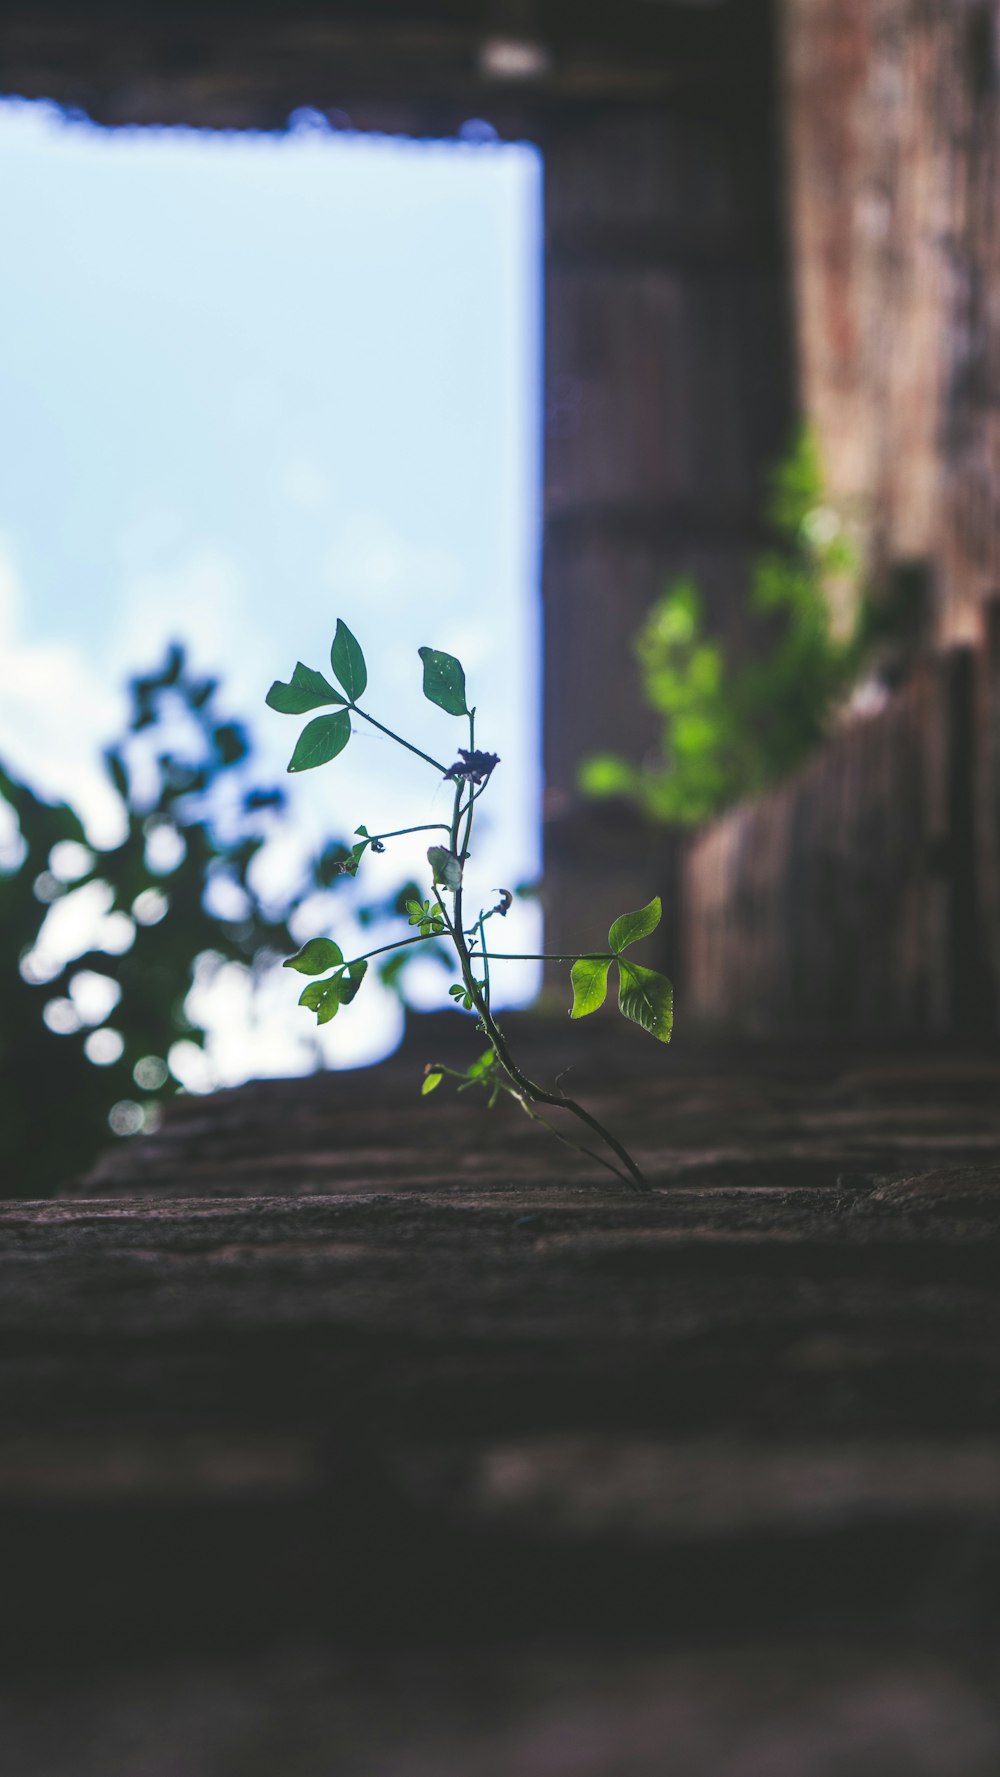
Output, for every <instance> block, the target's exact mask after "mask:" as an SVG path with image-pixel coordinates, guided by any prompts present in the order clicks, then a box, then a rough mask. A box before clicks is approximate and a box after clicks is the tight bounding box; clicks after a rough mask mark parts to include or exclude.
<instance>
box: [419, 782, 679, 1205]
mask: <svg viewBox="0 0 1000 1777" xmlns="http://www.w3.org/2000/svg"><path fill="white" fill-rule="evenodd" d="M471 825H472V821H471V809H470V818H469V822H468V826H467V829H466V836H467V837H468V830H469V828H470V827H471ZM456 827H457V816H456ZM452 849H453V850H455V849H456V847H455V846H454V845H453V847H452ZM449 927H450V930H451V936H452V941H453V943H454V946H455V950H456V953H457V955H458V961H459V966H460V968H461V971H462V980H463V982H464V984H465V991H466V993H467V994H468V996H469V998H470V1000H471V1001H472V1004H473V1005H474V1006H475V1008H476V1011H477V1012H478V1013H479V1018H480V1022H481V1024H482V1027H483V1030H484V1031H485V1033H486V1035H487V1036H488V1037H489V1039H490V1042H491V1043H492V1045H493V1052H494V1054H495V1055H496V1058H497V1061H498V1062H499V1064H500V1067H501V1068H502V1070H503V1072H504V1073H505V1074H506V1075H507V1078H508V1079H509V1080H510V1081H512V1083H513V1085H514V1087H515V1088H516V1091H515V1096H516V1097H520V1098H521V1099H522V1101H523V1100H528V1101H529V1102H530V1103H531V1104H532V1105H539V1104H548V1105H552V1106H554V1107H555V1108H556V1109H558V1110H563V1111H569V1112H570V1114H571V1115H572V1116H574V1117H578V1118H579V1120H580V1122H581V1123H586V1124H587V1126H588V1128H590V1129H593V1130H594V1132H595V1134H597V1135H599V1136H600V1138H601V1140H602V1141H603V1142H604V1143H605V1144H606V1146H607V1147H609V1148H610V1149H611V1151H612V1153H613V1154H615V1155H617V1157H618V1159H619V1160H620V1161H621V1163H622V1165H623V1166H624V1168H625V1172H624V1173H623V1172H621V1171H620V1170H619V1168H618V1167H616V1166H613V1165H612V1164H611V1162H610V1161H605V1165H606V1166H608V1167H609V1168H610V1170H611V1171H612V1172H613V1173H615V1175H616V1177H618V1178H621V1179H624V1181H625V1183H626V1184H631V1185H633V1186H634V1187H635V1188H636V1189H637V1190H640V1191H648V1190H649V1186H648V1184H647V1182H646V1180H645V1178H644V1177H643V1175H642V1173H641V1172H640V1170H639V1168H638V1166H637V1165H636V1163H635V1161H634V1160H633V1158H632V1156H631V1154H630V1153H629V1151H628V1149H627V1148H624V1147H623V1146H622V1144H621V1142H620V1141H619V1140H618V1139H617V1137H616V1136H614V1135H612V1134H611V1131H610V1129H605V1127H604V1124H603V1123H599V1122H598V1120H597V1118H596V1117H592V1116H591V1114H590V1112H589V1111H586V1110H584V1108H583V1106H582V1105H581V1104H577V1102H576V1099H575V1098H567V1097H566V1095H565V1094H564V1093H562V1092H547V1091H546V1090H545V1088H544V1087H543V1086H539V1085H538V1083H537V1081H535V1080H530V1079H529V1078H528V1076H527V1074H524V1073H522V1072H521V1069H520V1068H519V1067H518V1065H517V1063H516V1062H515V1061H514V1059H513V1057H512V1056H511V1053H510V1050H509V1049H508V1048H507V1040H506V1038H505V1036H504V1034H503V1031H502V1030H501V1029H500V1026H499V1025H498V1023H497V1021H496V1019H495V1018H494V1017H493V1014H492V1012H491V1011H490V1008H489V1003H488V1001H487V999H486V997H485V995H484V994H483V991H482V989H481V988H480V986H479V983H478V981H477V980H476V978H475V975H474V974H473V971H472V957H471V954H470V952H469V946H468V943H467V941H466V936H465V931H464V928H463V923H462V885H461V883H459V886H458V888H457V889H456V890H455V903H454V910H453V913H452V917H451V920H450V921H449ZM524 1108H525V1109H527V1105H525V1107H524ZM536 1114H537V1113H536ZM539 1120H540V1121H544V1119H539ZM563 1139H565V1138H563ZM586 1151H587V1152H588V1153H589V1149H588V1150H586ZM595 1157H596V1156H595Z"/></svg>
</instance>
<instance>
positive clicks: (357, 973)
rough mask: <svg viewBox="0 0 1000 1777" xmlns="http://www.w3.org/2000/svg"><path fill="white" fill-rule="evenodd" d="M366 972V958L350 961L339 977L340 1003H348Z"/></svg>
mask: <svg viewBox="0 0 1000 1777" xmlns="http://www.w3.org/2000/svg"><path fill="white" fill-rule="evenodd" d="M367 973H368V958H367V957H362V958H361V959H360V961H359V962H356V963H351V965H350V967H349V968H348V969H346V970H345V971H344V973H343V974H342V975H341V976H340V977H339V979H340V1003H341V1005H343V1006H349V1005H350V1003H351V1001H352V1000H353V999H354V997H355V995H356V993H357V991H358V988H359V987H360V986H361V983H362V981H363V980H364V978H365V976H366V975H367Z"/></svg>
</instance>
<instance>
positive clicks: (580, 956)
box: [472, 926, 615, 963]
mask: <svg viewBox="0 0 1000 1777" xmlns="http://www.w3.org/2000/svg"><path fill="white" fill-rule="evenodd" d="M472 929H473V931H475V930H476V927H475V926H473V928H472ZM490 960H491V962H495V963H613V962H614V960H615V954H614V951H613V950H584V951H574V953H573V955H572V956H561V955H557V954H555V953H554V952H553V951H551V950H526V951H520V950H491V951H490Z"/></svg>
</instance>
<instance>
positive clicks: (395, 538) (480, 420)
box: [0, 103, 541, 1080]
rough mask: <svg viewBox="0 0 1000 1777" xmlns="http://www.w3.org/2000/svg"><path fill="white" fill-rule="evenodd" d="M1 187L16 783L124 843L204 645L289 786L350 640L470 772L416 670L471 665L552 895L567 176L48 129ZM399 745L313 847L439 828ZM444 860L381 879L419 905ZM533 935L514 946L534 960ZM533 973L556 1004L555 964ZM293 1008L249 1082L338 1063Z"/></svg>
mask: <svg viewBox="0 0 1000 1777" xmlns="http://www.w3.org/2000/svg"><path fill="white" fill-rule="evenodd" d="M0 168H2V177H0V238H2V239H3V241H4V249H5V251H4V259H5V266H4V278H3V283H2V286H0V757H4V758H5V759H6V760H8V761H9V763H10V764H11V765H12V766H14V767H15V768H17V769H18V770H20V771H22V772H23V773H24V774H25V775H26V776H27V777H28V778H29V781H32V782H33V783H35V784H36V785H38V786H40V787H41V788H43V789H44V790H46V791H48V792H50V793H60V794H64V795H67V796H69V797H71V798H72V799H73V800H75V801H76V802H77V803H78V805H81V806H82V808H83V811H84V813H85V814H86V815H87V817H88V819H89V820H90V822H91V825H92V829H93V832H94V835H95V837H96V838H98V839H108V838H111V837H113V824H114V823H113V810H112V807H111V805H110V803H109V801H108V798H107V796H106V794H105V793H104V792H103V790H102V787H101V781H100V776H99V772H98V770H97V764H96V761H97V756H98V750H99V747H100V744H101V742H102V741H103V740H105V739H107V738H108V737H109V736H110V735H112V734H113V733H115V732H116V730H117V729H118V727H119V726H120V722H121V717H122V712H123V708H124V701H123V696H122V686H123V683H124V679H125V677H126V676H127V674H128V673H129V672H130V671H133V670H135V669H137V668H141V667H144V666H147V665H150V664H153V663H154V662H155V661H156V659H157V658H158V656H159V654H160V652H161V650H162V646H163V644H164V642H165V641H166V640H168V639H170V638H171V637H173V636H174V635H178V636H180V637H182V638H183V639H185V640H186V641H188V642H189V643H190V645H191V648H192V651H193V653H194V656H195V660H196V662H197V664H198V665H199V667H202V668H210V669H213V670H217V671H218V672H219V673H220V674H221V675H222V677H223V680H224V685H225V691H226V699H227V702H228V704H229V707H230V708H231V710H232V712H233V713H234V714H237V715H240V716H243V717H247V718H249V719H250V720H251V725H252V728H253V732H254V735H255V738H256V739H257V740H258V742H259V746H260V749H261V754H262V758H263V761H264V763H265V766H266V768H268V769H274V770H276V771H280V770H281V769H282V768H283V767H284V764H285V763H286V760H287V757H288V754H289V752H290V749H291V744H292V743H293V741H294V737H295V732H296V728H295V724H293V723H292V722H290V721H289V719H288V718H280V717H277V716H274V715H272V714H271V713H270V712H268V711H266V710H264V709H263V707H262V703H263V696H264V693H265V691H266V689H267V686H268V684H269V683H270V681H271V679H272V678H274V677H276V676H280V677H287V676H288V673H289V672H290V670H291V667H292V665H293V664H294V661H295V660H296V659H297V658H301V659H303V660H305V661H307V662H309V663H311V664H313V665H315V666H320V667H322V666H324V665H325V664H326V661H327V658H328V650H329V643H330V638H331V636H332V633H333V629H334V625H335V622H336V619H337V617H338V616H340V617H343V618H344V619H345V620H346V621H347V622H348V623H349V624H350V626H351V628H352V629H354V631H355V632H356V634H357V635H358V637H359V639H361V641H362V643H363V644H364V645H366V648H367V652H368V653H369V656H370V665H371V692H370V700H369V707H370V708H371V709H372V712H373V713H374V714H376V715H378V714H379V713H380V712H381V713H383V714H387V713H388V714H389V715H390V719H393V718H395V721H394V725H397V726H402V727H403V728H404V730H405V731H413V732H414V733H415V735H416V737H417V738H419V736H420V734H421V732H422V733H423V735H424V736H425V737H426V738H425V742H424V744H425V745H426V746H427V748H428V750H429V751H431V752H434V753H437V754H439V755H443V754H445V753H447V752H448V750H449V747H453V746H454V743H455V741H456V739H457V738H458V735H457V732H456V730H457V724H455V723H453V722H452V721H451V720H450V719H449V718H448V717H446V716H444V715H443V714H440V713H438V712H436V711H434V710H432V709H431V706H430V705H428V704H426V703H424V702H423V700H422V698H421V697H420V667H419V661H418V660H417V658H416V653H415V650H416V648H417V646H418V645H420V644H421V643H424V642H428V643H430V644H431V645H433V646H436V647H440V648H446V649H448V650H450V651H452V652H455V653H457V654H459V655H460V656H461V658H462V659H463V660H464V662H465V665H466V669H467V673H468V677H469V681H470V688H471V693H472V696H473V699H474V701H476V702H477V704H478V706H479V712H480V714H479V732H480V735H481V738H482V742H483V744H486V745H489V746H490V747H491V748H492V749H493V750H495V751H497V752H499V753H500V754H501V756H502V759H503V767H502V770H500V771H498V772H497V775H496V779H495V785H496V788H495V791H494V792H493V794H492V795H491V799H490V800H491V804H492V811H493V812H492V820H491V824H490V830H489V832H488V833H486V834H485V835H484V846H483V850H482V854H481V862H482V869H481V875H482V888H483V893H484V896H488V895H489V893H490V891H491V889H492V887H493V886H494V885H495V884H497V883H500V882H502V883H508V882H513V881H516V880H524V879H528V878H531V877H532V876H534V874H535V873H536V871H537V867H538V833H537V811H538V801H539V784H540V763H539V710H538V699H539V679H538V674H539V663H538V628H539V618H538V602H537V581H538V561H537V525H538V513H537V498H538V496H537V485H538V420H537V388H538V377H539V350H540V347H539V309H540V292H539V285H538V278H539V259H540V254H539V238H538V230H539V209H540V183H541V172H540V163H539V160H538V156H537V154H536V153H535V151H534V150H533V149H531V148H530V147H527V146H525V147H519V146H513V147H511V146H504V147H499V146H485V147H484V146H478V145H477V146H472V145H468V144H463V143H415V142H409V141H403V140H395V139H375V138H363V137H351V136H344V135H339V134H336V135H335V134H333V133H332V132H328V131H318V130H315V129H304V130H293V131H291V132H289V133H288V134H287V135H285V136H281V137H266V136H246V135H243V136H237V135H222V136H209V135H202V134H200V133H196V132H191V131H147V132H139V131H124V132H116V133H105V132H102V131H100V130H97V129H95V128H93V127H91V126H89V125H87V124H85V123H76V122H65V121H63V120H62V119H61V118H60V117H59V115H58V114H57V113H56V112H54V111H53V110H52V109H51V108H50V107H47V106H38V105H26V104H21V103H15V104H4V105H0ZM387 748H388V743H384V742H382V741H381V740H379V739H378V738H377V737H373V738H371V739H369V738H368V736H367V735H366V736H365V737H364V738H363V739H362V737H360V736H359V737H357V738H356V739H355V741H353V742H352V745H351V747H350V749H349V750H348V753H347V754H345V755H344V758H343V760H342V761H340V762H338V763H337V764H335V765H333V766H330V767H327V768H325V770H324V771H322V772H319V773H316V774H309V775H308V776H306V777H304V778H303V779H301V780H297V781H296V783H295V785H294V793H295V798H296V814H297V820H298V822H299V830H300V832H301V834H302V836H303V843H305V842H306V840H311V838H313V837H315V836H316V835H317V834H318V833H320V832H322V831H324V830H327V831H329V830H330V829H333V830H340V831H345V830H347V829H350V828H353V827H354V826H356V825H357V823H358V822H359V821H365V822H366V823H367V824H368V825H369V826H371V825H372V823H373V821H375V822H377V823H378V824H379V825H380V826H390V825H397V824H398V825H402V824H404V822H405V821H406V820H407V819H409V820H414V819H417V820H419V819H429V820H430V819H437V818H439V812H438V803H439V801H440V797H441V795H442V792H441V791H439V790H438V789H437V788H436V786H435V785H434V784H433V782H430V783H428V780H427V777H426V775H420V774H421V772H423V773H425V771H426V768H423V767H420V766H416V774H417V775H416V776H414V775H413V774H411V772H410V770H409V768H408V767H407V768H405V769H404V770H403V772H402V773H401V774H400V773H399V771H398V766H397V760H398V757H399V756H398V755H397V754H396V753H395V750H393V756H392V757H391V758H389V757H387V751H386V749H387ZM525 811H527V814H526V813H525ZM418 858H419V852H417V853H415V854H410V853H407V852H406V851H405V850H404V849H402V848H401V849H400V850H398V851H397V852H396V854H395V855H394V856H392V857H391V858H387V860H385V861H384V864H383V862H382V861H379V864H378V867H382V868H384V869H385V870H386V871H387V877H388V878H391V879H392V880H398V878H399V877H400V876H401V875H402V874H403V873H404V872H406V871H408V870H409V869H412V868H413V866H414V864H415V863H416V862H417V861H418ZM368 886H369V887H370V888H371V889H372V890H373V891H374V892H376V893H377V892H378V889H379V887H380V886H381V885H380V884H379V883H377V882H370V883H369V885H368ZM386 886H388V880H387V882H386ZM313 911H314V913H315V914H316V915H317V916H322V917H326V918H328V917H329V915H328V913H326V914H324V912H323V910H322V909H315V910H313ZM307 917H308V916H307ZM519 917H520V919H521V921H522V929H521V930H520V932H519V933H518V934H517V938H518V941H517V943H516V944H515V943H513V942H512V943H511V946H510V947H511V948H522V947H524V948H529V949H530V948H532V947H534V942H535V940H536V938H537V932H536V931H535V929H534V927H535V923H536V916H535V915H534V914H533V913H532V912H531V911H530V910H527V909H524V910H522V912H521V914H520V916H519ZM304 935H309V934H308V933H305V934H304ZM505 936H506V934H505ZM510 936H511V938H512V939H513V937H514V933H513V932H511V933H510ZM509 975H510V979H509V988H510V992H511V995H512V997H513V998H515V999H517V998H519V997H520V998H523V997H525V996H526V995H530V992H531V990H532V987H533V982H534V977H533V973H532V969H531V967H530V966H527V967H526V968H525V969H523V970H520V969H518V970H517V971H516V972H515V966H514V965H510V966H509ZM287 981H288V977H287V975H286V976H285V977H284V981H283V982H282V983H281V989H282V995H281V996H279V1001H280V998H281V997H282V996H283V997H285V998H287ZM431 986H432V984H431V982H430V979H429V978H428V981H427V983H426V987H427V991H428V993H430V992H431ZM227 991H228V992H229V993H230V996H232V994H233V993H235V992H236V991H237V987H236V984H235V982H233V981H230V983H229V987H228V989H227ZM366 995H368V989H367V987H366ZM279 1001H274V1000H273V998H272V997H271V996H269V1001H268V1007H269V1009H268V1014H267V1023H268V1035H267V1039H266V1041H262V1042H260V1043H258V1045H257V1048H256V1049H254V1048H253V1046H252V1045H251V1044H249V1043H248V1044H247V1045H245V1053H244V1055H243V1057H242V1060H241V1059H240V1058H239V1056H238V1055H236V1054H235V1052H234V1051H233V1050H232V1043H231V1041H230V1045H229V1048H228V1049H226V1050H225V1053H223V1049H222V1048H221V1047H219V1046H218V1045H217V1052H216V1056H215V1069H216V1072H215V1077H217V1078H225V1079H227V1080H229V1079H233V1078H235V1077H238V1076H239V1074H240V1072H241V1071H242V1072H244V1073H245V1072H251V1073H252V1072H262V1071H284V1070H285V1069H286V1068H291V1067H293V1066H297V1065H303V1064H304V1063H303V1059H302V1054H301V1053H300V1052H299V1051H298V1050H296V1047H295V1045H296V1038H295V1035H294V1029H295V1027H294V1026H291V1027H289V1028H290V1029H291V1032H292V1034H291V1035H289V1036H288V1037H287V1038H286V1037H285V1036H281V1039H280V1041H279V1034H278V1028H277V1023H276V1020H278V1021H279V1022H280V1023H281V1029H282V1032H284V1030H285V1028H286V1027H285V1024H284V1021H283V1018H281V1019H279V1013H280V1003H279ZM362 1006H363V998H359V1000H358V1002H357V1003H356V1006H355V1007H354V1008H352V1014H351V1020H352V1021H353V1022H352V1023H350V1024H349V1020H348V1018H347V1016H346V1015H344V1016H342V1017H341V1018H340V1019H338V1020H337V1021H336V1024H335V1025H333V1026H331V1027H330V1032H329V1036H328V1038H327V1039H326V1044H327V1054H328V1058H329V1059H330V1060H331V1061H333V1062H334V1063H338V1064H343V1063H345V1062H349V1061H351V1060H352V1059H361V1058H370V1057H371V1056H372V1055H373V1054H374V1053H376V1052H377V1051H378V1049H379V1048H380V1047H381V1048H384V1047H385V1046H386V1044H387V1043H389V1042H390V1041H391V1040H392V1037H393V1035H394V1033H395V1029H396V1020H395V1014H394V1012H393V1009H392V1008H391V1006H389V1005H387V1004H384V1003H382V1002H381V1001H380V1000H379V999H378V997H377V995H376V993H375V990H374V989H373V990H372V993H371V996H370V1005H369V1010H368V1011H367V1013H365V1014H364V1015H362ZM305 1016H306V1015H305V1014H304V1013H299V1012H295V1013H294V1018H295V1019H296V1020H301V1019H304V1018H305ZM226 1017H227V1018H231V1007H227V1008H226ZM221 1022H222V1017H221V1014H220V1023H221ZM282 1043H284V1044H285V1047H284V1048H282ZM289 1045H291V1046H289Z"/></svg>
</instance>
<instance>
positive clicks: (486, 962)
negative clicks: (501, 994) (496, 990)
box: [479, 914, 490, 1009]
mask: <svg viewBox="0 0 1000 1777" xmlns="http://www.w3.org/2000/svg"><path fill="white" fill-rule="evenodd" d="M479 949H480V954H481V956H482V959H483V995H484V998H485V1000H486V1005H487V1009H488V1008H489V1004H490V959H489V956H488V954H487V950H486V934H485V932H484V931H483V916H482V914H480V915H479Z"/></svg>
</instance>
